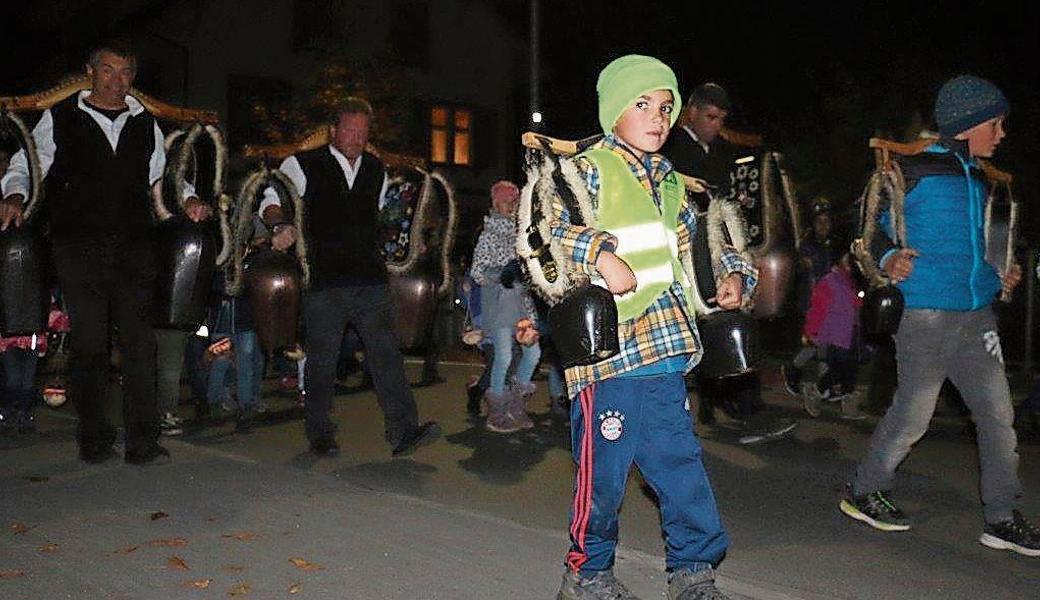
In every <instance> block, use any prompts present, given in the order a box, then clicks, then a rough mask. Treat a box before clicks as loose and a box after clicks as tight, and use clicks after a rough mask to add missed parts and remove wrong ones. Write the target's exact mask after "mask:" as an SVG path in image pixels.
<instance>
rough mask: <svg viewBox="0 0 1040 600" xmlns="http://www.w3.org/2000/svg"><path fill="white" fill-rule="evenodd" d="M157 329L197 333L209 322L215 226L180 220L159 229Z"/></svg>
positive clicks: (181, 218)
mask: <svg viewBox="0 0 1040 600" xmlns="http://www.w3.org/2000/svg"><path fill="white" fill-rule="evenodd" d="M158 234H159V235H158V247H157V251H156V259H157V260H156V262H157V264H158V267H159V270H158V272H159V273H160V274H161V275H160V277H159V278H158V279H157V286H156V295H155V305H156V311H155V314H156V319H157V322H156V326H157V327H160V328H168V329H180V330H182V331H195V330H196V329H198V328H199V325H201V324H202V322H203V320H204V319H205V318H206V308H207V304H206V303H207V300H208V296H209V291H210V289H211V286H212V281H213V272H214V269H215V260H216V253H217V250H216V246H217V243H216V239H215V238H214V236H213V233H212V231H211V226H210V225H207V224H205V223H193V222H191V221H190V220H188V219H186V218H184V217H181V216H178V217H173V218H171V219H168V220H166V221H164V222H162V223H160V225H159V231H158Z"/></svg>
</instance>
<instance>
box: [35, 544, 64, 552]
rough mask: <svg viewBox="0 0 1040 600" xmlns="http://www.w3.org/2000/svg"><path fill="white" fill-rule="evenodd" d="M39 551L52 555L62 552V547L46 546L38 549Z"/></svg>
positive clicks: (55, 545) (56, 545)
mask: <svg viewBox="0 0 1040 600" xmlns="http://www.w3.org/2000/svg"><path fill="white" fill-rule="evenodd" d="M38 550H39V551H40V552H42V553H44V554H52V553H54V552H57V551H58V550H61V546H59V545H58V544H44V545H42V546H40V547H39V548H38Z"/></svg>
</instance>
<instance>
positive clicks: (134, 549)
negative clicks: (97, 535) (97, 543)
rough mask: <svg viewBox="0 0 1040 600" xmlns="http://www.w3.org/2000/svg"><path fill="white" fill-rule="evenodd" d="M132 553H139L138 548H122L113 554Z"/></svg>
mask: <svg viewBox="0 0 1040 600" xmlns="http://www.w3.org/2000/svg"><path fill="white" fill-rule="evenodd" d="M131 552H137V546H127V547H125V548H120V549H119V550H116V551H115V552H113V553H112V554H130V553H131Z"/></svg>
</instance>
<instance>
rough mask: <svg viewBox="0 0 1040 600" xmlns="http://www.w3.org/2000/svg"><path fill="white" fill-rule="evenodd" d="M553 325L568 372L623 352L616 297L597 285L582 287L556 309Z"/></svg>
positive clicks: (553, 313) (559, 350) (555, 339)
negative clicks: (575, 367) (571, 368)
mask: <svg viewBox="0 0 1040 600" xmlns="http://www.w3.org/2000/svg"><path fill="white" fill-rule="evenodd" d="M549 324H550V326H551V327H552V331H553V343H554V344H555V345H556V351H557V353H558V354H559V356H560V362H561V364H562V366H563V367H564V368H568V367H574V366H578V365H591V364H593V363H597V362H599V361H601V360H603V359H605V358H609V357H611V356H613V355H615V354H617V353H618V351H619V350H620V349H619V346H618V313H617V305H616V304H615V303H614V296H612V295H611V293H610V292H609V291H607V290H605V289H603V288H601V287H599V286H597V285H591V284H590V285H586V286H584V287H580V288H578V289H576V290H574V291H572V292H570V293H569V294H568V295H567V296H565V297H564V298H563V300H561V301H560V302H558V303H557V304H555V305H553V307H552V308H551V309H549Z"/></svg>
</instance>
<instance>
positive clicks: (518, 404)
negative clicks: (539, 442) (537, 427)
mask: <svg viewBox="0 0 1040 600" xmlns="http://www.w3.org/2000/svg"><path fill="white" fill-rule="evenodd" d="M537 390H538V387H537V386H535V384H533V383H530V382H528V383H514V384H513V385H512V386H511V387H510V388H509V391H508V392H507V395H508V396H509V416H511V417H513V421H514V422H515V423H516V425H517V426H518V427H519V428H520V429H531V428H532V427H534V421H532V420H531V417H529V416H527V399H528V398H529V397H531V396H532V395H533V394H534V393H535V391H537Z"/></svg>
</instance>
